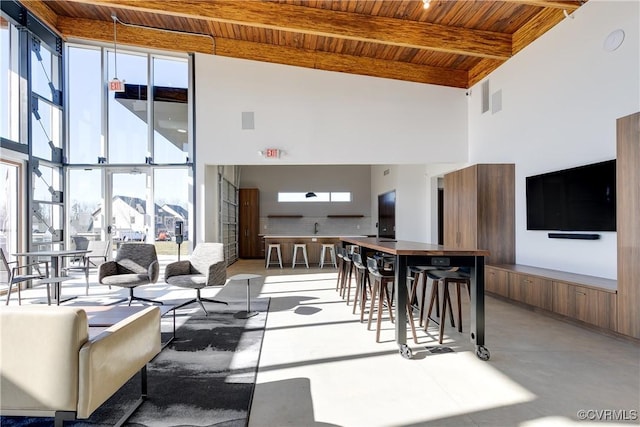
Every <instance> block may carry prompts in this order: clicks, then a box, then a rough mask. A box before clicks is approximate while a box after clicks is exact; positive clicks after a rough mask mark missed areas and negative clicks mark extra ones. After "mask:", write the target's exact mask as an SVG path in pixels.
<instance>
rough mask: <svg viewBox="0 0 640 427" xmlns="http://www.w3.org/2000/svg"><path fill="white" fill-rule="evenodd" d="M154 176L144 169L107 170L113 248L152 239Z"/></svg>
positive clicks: (109, 219)
mask: <svg viewBox="0 0 640 427" xmlns="http://www.w3.org/2000/svg"><path fill="white" fill-rule="evenodd" d="M150 181H151V175H150V173H149V172H148V171H144V170H142V169H141V168H140V169H139V168H128V169H108V170H107V191H106V194H107V200H110V201H111V203H109V204H107V206H108V210H107V212H108V215H107V218H108V221H107V223H108V226H107V228H108V230H109V231H110V235H111V239H112V240H113V243H114V245H113V247H114V249H117V247H118V246H119V245H120V244H121V243H122V242H147V241H149V242H153V236H150V235H149V233H150V232H151V233H152V232H153V230H152V228H151V219H152V218H153V216H154V212H153V203H152V202H151V190H150V189H151V185H150Z"/></svg>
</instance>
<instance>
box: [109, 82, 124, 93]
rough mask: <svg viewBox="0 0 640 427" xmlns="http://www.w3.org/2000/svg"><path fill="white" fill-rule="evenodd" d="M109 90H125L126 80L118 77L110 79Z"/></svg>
mask: <svg viewBox="0 0 640 427" xmlns="http://www.w3.org/2000/svg"><path fill="white" fill-rule="evenodd" d="M109 92H124V81H123V80H118V79H113V80H110V81H109Z"/></svg>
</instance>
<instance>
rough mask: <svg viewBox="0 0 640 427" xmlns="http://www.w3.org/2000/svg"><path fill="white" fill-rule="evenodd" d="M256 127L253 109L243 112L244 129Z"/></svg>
mask: <svg viewBox="0 0 640 427" xmlns="http://www.w3.org/2000/svg"><path fill="white" fill-rule="evenodd" d="M250 129H255V123H254V116H253V111H243V112H242V130H250Z"/></svg>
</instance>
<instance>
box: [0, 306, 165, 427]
mask: <svg viewBox="0 0 640 427" xmlns="http://www.w3.org/2000/svg"><path fill="white" fill-rule="evenodd" d="M0 325H1V327H0V412H1V413H2V415H26V416H35V417H42V416H47V417H51V416H55V425H56V426H62V423H63V421H64V420H70V419H74V418H80V419H83V418H88V417H89V416H90V415H91V414H92V413H93V412H94V411H95V410H96V409H97V408H98V407H99V406H100V405H102V404H103V403H104V402H105V401H106V400H107V399H108V398H109V397H111V396H112V395H113V394H114V393H115V392H116V391H118V389H120V387H122V386H123V385H124V384H125V383H126V382H127V381H128V380H129V379H130V378H131V377H133V376H134V375H135V374H136V373H137V372H138V371H141V372H142V375H141V376H142V396H141V399H138V401H137V402H136V406H135V407H137V406H139V405H140V404H141V403H142V401H143V400H144V398H145V397H146V364H147V363H148V362H149V361H151V360H152V359H153V358H154V357H155V356H156V355H157V354H158V353H159V352H160V350H161V347H160V310H159V308H158V307H149V308H146V309H144V310H142V311H140V312H138V313H137V314H135V315H132V316H129V317H127V318H126V319H124V320H122V321H120V322H118V323H116V324H115V325H113V326H111V327H109V328H107V329H105V330H104V331H102V332H100V333H99V334H98V335H97V336H95V337H94V338H90V337H89V327H88V321H87V314H86V313H85V311H84V310H82V309H81V308H77V307H75V308H74V307H55V306H51V307H49V306H20V307H18V306H16V307H2V308H1V309H0ZM132 412H133V411H130V412H128V413H127V415H126V416H125V417H128V416H129V415H130V414H131V413H132Z"/></svg>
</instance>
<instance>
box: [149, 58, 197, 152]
mask: <svg viewBox="0 0 640 427" xmlns="http://www.w3.org/2000/svg"><path fill="white" fill-rule="evenodd" d="M153 87H154V89H153V116H154V120H153V130H154V133H153V144H154V152H153V161H154V163H184V162H186V160H187V157H188V142H189V139H188V138H189V132H188V130H189V123H188V121H189V119H188V109H187V101H188V98H187V88H188V87H189V74H188V63H187V62H186V61H184V60H176V59H166V58H154V60H153Z"/></svg>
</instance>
